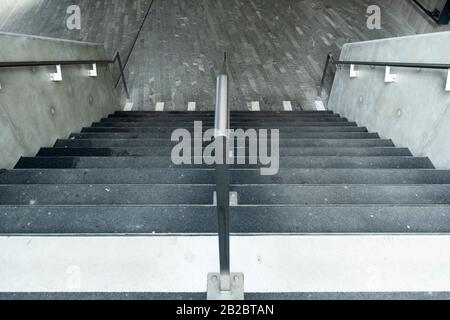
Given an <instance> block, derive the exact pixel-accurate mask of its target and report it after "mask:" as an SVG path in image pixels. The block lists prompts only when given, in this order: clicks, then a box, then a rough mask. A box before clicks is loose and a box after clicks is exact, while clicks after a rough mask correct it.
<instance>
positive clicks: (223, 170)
mask: <svg viewBox="0 0 450 320" xmlns="http://www.w3.org/2000/svg"><path fill="white" fill-rule="evenodd" d="M226 63H227V56H226V53H225V56H224V64H223V68H222V71H221V73H220V74H219V75H218V76H217V86H216V111H215V134H214V138H215V143H216V146H219V148H221V149H219V148H216V152H220V150H221V151H222V153H221V154H220V155H218V154H216V157H217V156H219V157H220V158H218V159H217V160H219V161H218V162H217V163H216V204H217V216H218V226H219V258H220V291H231V276H230V173H229V170H228V161H227V160H228V157H229V156H230V155H229V152H228V146H229V139H230V136H229V129H230V110H229V106H228V75H227V68H226Z"/></svg>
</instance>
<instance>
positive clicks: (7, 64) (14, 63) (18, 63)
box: [0, 52, 130, 99]
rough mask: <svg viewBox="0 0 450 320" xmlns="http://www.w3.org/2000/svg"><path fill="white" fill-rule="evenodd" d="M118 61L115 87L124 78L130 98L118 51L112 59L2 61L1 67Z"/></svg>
mask: <svg viewBox="0 0 450 320" xmlns="http://www.w3.org/2000/svg"><path fill="white" fill-rule="evenodd" d="M116 62H117V63H118V65H119V69H120V78H119V79H118V80H117V82H116V85H115V87H116V88H117V86H118V84H119V82H120V79H122V82H123V87H124V90H125V93H126V96H127V99H130V94H129V91H128V86H127V81H126V79H125V75H124V72H123V64H122V59H121V58H120V53H119V52H116V54H115V55H114V58H113V59H112V60H47V61H11V62H0V68H20V67H43V66H57V65H60V66H67V65H83V64H114V63H116Z"/></svg>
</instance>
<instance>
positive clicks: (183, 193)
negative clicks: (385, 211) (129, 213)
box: [0, 184, 450, 206]
mask: <svg viewBox="0 0 450 320" xmlns="http://www.w3.org/2000/svg"><path fill="white" fill-rule="evenodd" d="M215 190H216V189H215V185H186V184H183V185H178V184H176V185H175V184H174V185H168V184H164V185H143V184H140V185H118V184H115V185H112V184H109V185H99V184H97V185H79V184H76V185H67V184H65V185H47V184H46V185H0V204H2V205H120V204H128V205H142V204H154V205H183V204H185V205H190V204H193V205H212V204H213V194H214V191H215ZM231 190H232V191H234V192H237V194H238V203H239V204H240V205H307V204H308V205H332V204H343V205H358V204H385V205H393V206H394V205H403V204H427V205H433V204H450V185H341V186H338V185H273V184H266V185H233V186H232V187H231Z"/></svg>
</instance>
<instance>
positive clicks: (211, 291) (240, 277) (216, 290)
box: [207, 273, 244, 301]
mask: <svg viewBox="0 0 450 320" xmlns="http://www.w3.org/2000/svg"><path fill="white" fill-rule="evenodd" d="M207 299H208V300H211V301H218V300H219V301H220V300H222V301H233V300H234V301H238V300H244V274H243V273H232V274H231V290H230V291H220V274H219V273H209V274H208V289H207Z"/></svg>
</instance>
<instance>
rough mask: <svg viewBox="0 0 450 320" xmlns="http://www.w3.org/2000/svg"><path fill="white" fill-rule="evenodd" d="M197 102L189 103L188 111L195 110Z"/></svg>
mask: <svg viewBox="0 0 450 320" xmlns="http://www.w3.org/2000/svg"><path fill="white" fill-rule="evenodd" d="M195 108H196V103H195V102H189V103H188V111H195Z"/></svg>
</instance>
